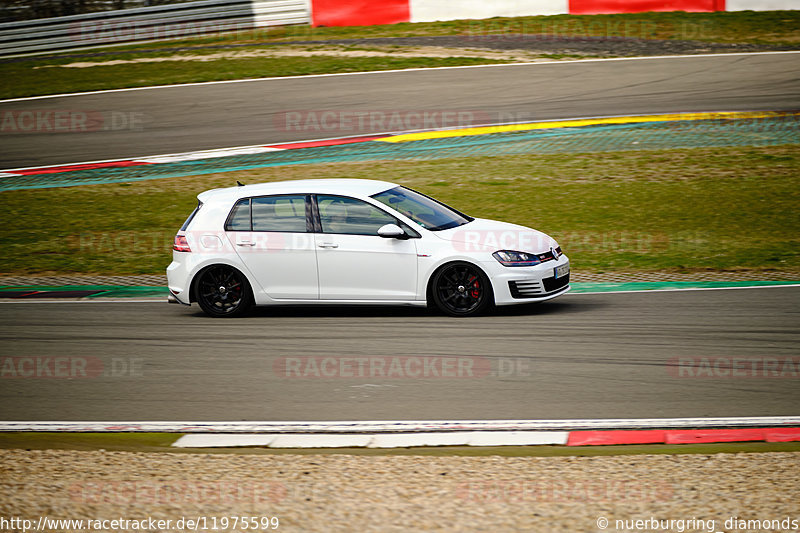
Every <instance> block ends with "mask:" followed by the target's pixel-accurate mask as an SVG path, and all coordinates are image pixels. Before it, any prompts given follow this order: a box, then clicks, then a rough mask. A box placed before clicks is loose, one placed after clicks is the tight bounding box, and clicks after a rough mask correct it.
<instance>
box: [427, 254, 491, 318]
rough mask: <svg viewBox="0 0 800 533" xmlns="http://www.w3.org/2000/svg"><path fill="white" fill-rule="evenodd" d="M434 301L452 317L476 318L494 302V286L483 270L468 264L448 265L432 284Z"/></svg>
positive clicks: (438, 273) (439, 272) (440, 271)
mask: <svg viewBox="0 0 800 533" xmlns="http://www.w3.org/2000/svg"><path fill="white" fill-rule="evenodd" d="M432 295H433V301H434V303H435V304H436V307H438V308H439V309H440V310H441V311H442V312H443V313H445V314H448V315H450V316H459V317H463V316H473V315H477V314H479V313H480V312H482V311H484V310H485V309H486V308H487V307H488V306H489V305H490V304H491V303H492V301H493V297H492V286H491V284H490V283H489V279H488V278H487V277H486V274H484V273H483V271H482V270H481V269H479V268H478V267H476V266H475V265H472V264H470V263H466V262H458V263H452V264H449V265H446V266H445V267H444V268H442V269H441V270H439V271H438V272H437V273H436V275H435V276H434V279H433V284H432Z"/></svg>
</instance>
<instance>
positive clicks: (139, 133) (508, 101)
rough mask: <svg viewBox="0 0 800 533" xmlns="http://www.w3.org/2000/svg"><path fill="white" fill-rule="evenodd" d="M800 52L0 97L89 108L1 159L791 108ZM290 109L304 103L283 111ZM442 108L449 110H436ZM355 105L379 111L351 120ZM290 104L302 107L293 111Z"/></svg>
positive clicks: (15, 137)
mask: <svg viewBox="0 0 800 533" xmlns="http://www.w3.org/2000/svg"><path fill="white" fill-rule="evenodd" d="M799 60H800V53H775V54H752V55H746V54H745V55H742V54H730V55H718V56H687V57H673V58H646V59H633V60H628V59H626V60H611V61H608V60H605V61H591V62H553V63H540V64H535V65H504V66H492V67H480V68H458V69H434V70H416V71H403V72H383V73H369V74H359V75H341V76H340V75H336V76H322V77H306V78H283V79H271V80H261V81H245V82H237V83H217V84H207V85H194V86H173V87H165V88H152V89H146V90H134V91H122V92H105V93H97V94H86V95H76V96H67V97H58V98H47V99H37V100H25V101H16V102H14V101H6V102H0V113H3V112H6V111H11V110H17V111H25V110H27V111H34V112H44V111H83V112H86V113H87V116H88V117H90V122H89V124H90V127H89V129H94V131H86V132H77V133H66V132H65V133H24V134H19V133H8V132H5V133H0V145H2V150H0V168H4V169H9V168H18V167H30V166H41V165H55V164H66V163H76V162H84V161H96V160H106V159H121V158H132V157H144V156H148V155H154V154H165V153H174V152H185V151H192V150H204V149H214V148H226V147H232V146H245V145H258V144H274V143H280V142H289V141H299V140H308V139H318V138H329V137H340V136H349V135H361V134H370V133H377V132H385V131H387V130H397V129H408V128H403V127H401V128H398V127H396V126H397V124H392V123H391V122H390V120H389V118H390V117H391V116H392V114H393V113H395V112H397V113H400V114H401V117H402V118H404V119H406V121H407V122H413V121H412V120H411V119H410V118H409V117H413V116H414V115H413V113H426V112H427V113H428V114H429V115H428V116H430V117H437V116H438V119H435V120H434V121H433V122H432V123H430V124H428V126H430V127H434V128H436V127H440V126H453V125H460V126H464V125H470V124H477V123H497V122H502V123H505V122H519V121H534V120H546V119H561V118H574V117H587V116H609V115H628V114H649V113H664V112H693V111H743V110H789V109H797V108H800V78H798V77H797V76H796V72H797V67H798V64H799V63H798V61H799ZM326 111H333V112H334V113H335V114H334V115H332V117H333V118H332V119H330V117H331V115H329V116H328V118H329V120H328V121H327V126H326V125H319V126H315V125H314V123H313V122H311V123H310V124H309V121H308V120H307V118H308V117H309V113H311V114H313V115H314V117H315V118H316V119H317V120H318V121H319V120H321V118H322V113H324V112H326ZM289 112H299V113H300V115H292V116H288V117H287V113H289ZM445 112H446V113H453V114H455V115H448V119H446V120H443V116H442V113H445ZM341 113H344V116H342V115H341ZM357 113H362V114H363V113H377V114H375V115H369V117H370V118H369V120H366V119H356V120H353V116H354V115H355V114H357ZM437 113H438V115H436V114H437ZM459 113H460V114H459ZM296 116H301V117H303V118H302V119H301V120H300V121H299V122H298V121H296V120H295V118H294V117H296ZM361 116H364V115H361ZM381 116H383V117H385V118H384V119H381V118H380V117H381ZM453 116H456V117H459V118H458V119H453V118H452V117H453ZM373 117H374V119H373ZM287 118H288V120H287ZM348 120H351V123H350V124H349V125H348V124H347V121H348ZM92 121H94V122H92ZM411 125H412V126H413V125H414V124H411ZM412 129H413V128H412Z"/></svg>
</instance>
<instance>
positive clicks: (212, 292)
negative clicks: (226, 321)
mask: <svg viewBox="0 0 800 533" xmlns="http://www.w3.org/2000/svg"><path fill="white" fill-rule="evenodd" d="M194 290H195V293H194V295H195V300H196V301H197V304H198V305H199V306H200V309H202V310H203V311H204V312H205V313H206V314H207V315H209V316H212V317H214V318H230V317H236V316H242V315H243V314H244V313H246V312H247V310H248V309H250V307H251V306H252V305H253V293H252V291H251V290H250V284H249V283H248V282H247V278H245V277H244V274H242V273H241V272H239V271H238V270H236V269H235V268H233V267H231V266H228V265H212V266H210V267H207V268H205V269H203V270H202V271H201V272H200V274H198V275H197V282H196V283H195V286H194Z"/></svg>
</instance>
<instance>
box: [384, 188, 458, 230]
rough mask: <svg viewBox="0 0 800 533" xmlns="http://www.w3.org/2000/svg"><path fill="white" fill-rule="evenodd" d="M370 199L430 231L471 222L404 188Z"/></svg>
mask: <svg viewBox="0 0 800 533" xmlns="http://www.w3.org/2000/svg"><path fill="white" fill-rule="evenodd" d="M372 197H373V198H375V199H376V200H378V201H379V202H381V203H382V204H386V205H388V206H389V207H391V208H392V209H395V210H396V211H399V212H400V213H403V214H404V215H405V216H407V217H408V218H410V219H411V220H413V221H414V222H416V223H417V224H419V225H420V226H422V227H423V228H425V229H427V230H430V231H438V230H443V229H450V228H455V227H457V226H461V225H463V224H466V223H467V222H471V221H472V220H473V219H472V218H470V217H468V216H467V215H464V214H462V213H459V212H458V211H456V210H455V209H453V208H452V207H448V206H446V205H444V204H443V203H441V202H439V201H436V200H434V199H433V198H429V197H428V196H425V195H424V194H420V193H418V192H416V191H413V190H411V189H406V188H405V187H396V188H394V189H389V190H388V191H384V192H382V193H378V194H375V195H373V196H372Z"/></svg>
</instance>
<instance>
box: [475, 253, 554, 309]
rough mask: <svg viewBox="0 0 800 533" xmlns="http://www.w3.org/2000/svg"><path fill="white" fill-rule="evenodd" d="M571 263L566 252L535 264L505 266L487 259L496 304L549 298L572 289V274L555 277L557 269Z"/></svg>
mask: <svg viewBox="0 0 800 533" xmlns="http://www.w3.org/2000/svg"><path fill="white" fill-rule="evenodd" d="M567 264H569V259H568V258H567V256H565V255H562V256H561V257H559V258H558V260H556V261H547V262H545V263H542V264H540V265H536V266H534V267H506V266H503V265H501V264H500V263H498V262H497V261H495V262H494V264H492V263H489V262H487V263H484V265H483V266H484V269H485V271H486V273H487V274H488V275H489V278H490V279H491V281H492V288H493V289H494V300H495V304H496V305H511V304H520V303H528V302H541V301H545V300H550V299H552V298H555V297H557V296H560V295H562V294H564V293H566V292H568V291H569V289H570V285H569V279H570V275H569V274H566V275H564V276H562V277H559V278H556V277H555V269H556V268H557V267H562V266H564V265H567Z"/></svg>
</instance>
